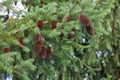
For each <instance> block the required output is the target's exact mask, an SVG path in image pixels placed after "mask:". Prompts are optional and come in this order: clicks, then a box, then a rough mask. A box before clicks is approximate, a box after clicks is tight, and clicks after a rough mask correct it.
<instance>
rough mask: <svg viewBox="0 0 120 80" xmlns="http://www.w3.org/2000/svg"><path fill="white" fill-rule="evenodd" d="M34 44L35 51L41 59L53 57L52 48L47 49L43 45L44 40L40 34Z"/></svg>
mask: <svg viewBox="0 0 120 80" xmlns="http://www.w3.org/2000/svg"><path fill="white" fill-rule="evenodd" d="M35 39H36V41H35V42H34V50H35V52H36V53H37V54H38V55H39V57H40V58H41V59H46V58H49V57H50V55H51V47H47V48H46V47H45V46H44V45H43V44H42V43H43V41H44V38H43V37H42V36H41V35H40V34H36V36H35Z"/></svg>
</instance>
